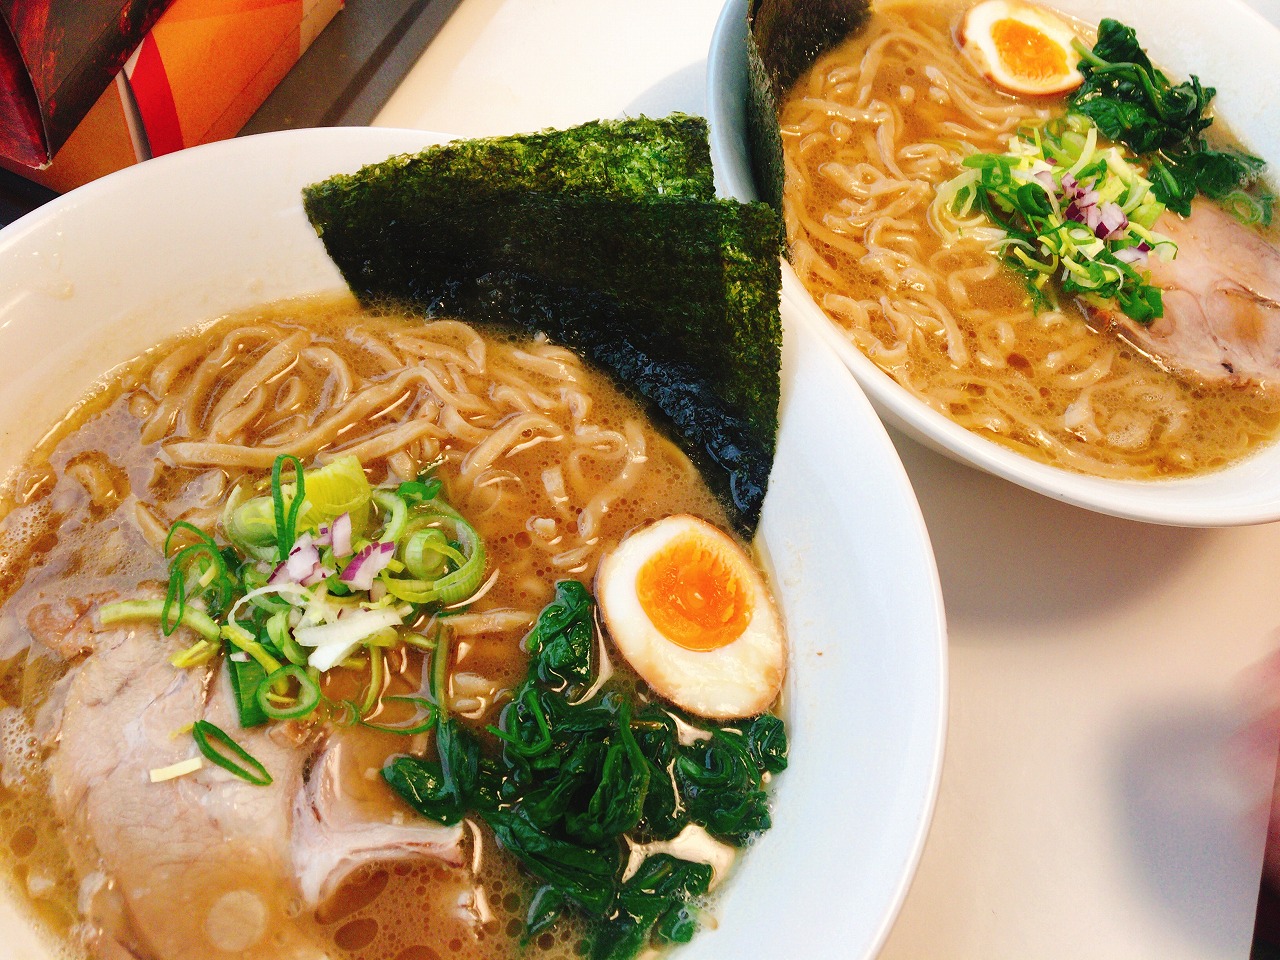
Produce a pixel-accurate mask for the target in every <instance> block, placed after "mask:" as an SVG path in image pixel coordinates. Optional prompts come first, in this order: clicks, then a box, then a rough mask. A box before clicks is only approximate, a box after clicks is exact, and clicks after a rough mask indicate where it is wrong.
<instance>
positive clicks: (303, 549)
mask: <svg viewBox="0 0 1280 960" xmlns="http://www.w3.org/2000/svg"><path fill="white" fill-rule="evenodd" d="M319 564H320V551H319V550H318V549H317V548H316V545H315V543H314V542H313V541H312V539H311V534H309V533H304V534H303V535H302V536H300V537H299V538H298V539H297V540H295V541H294V544H293V549H292V550H290V551H289V558H288V559H287V560H285V566H286V567H288V568H289V576H290V578H291V579H293V580H294V581H296V582H298V583H301V582H302V580H303V578H304V577H308V576H310V575H311V573H312V571H314V570H315V568H316V567H317V566H318V565H319Z"/></svg>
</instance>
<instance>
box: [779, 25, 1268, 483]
mask: <svg viewBox="0 0 1280 960" xmlns="http://www.w3.org/2000/svg"><path fill="white" fill-rule="evenodd" d="M965 6H967V5H965ZM963 9H964V7H963V6H961V5H957V4H954V3H922V2H900V3H886V4H877V5H876V8H875V12H873V13H872V15H871V17H870V19H869V21H868V22H867V23H866V24H865V26H864V27H863V28H861V29H860V30H859V31H858V32H857V34H856V35H855V36H852V37H850V38H849V39H847V40H846V41H844V42H843V43H842V44H841V45H839V46H837V47H836V48H834V49H832V50H830V51H828V52H827V53H826V54H825V55H823V56H822V57H820V58H819V59H818V61H817V62H816V63H815V64H814V65H813V67H812V68H811V69H810V70H809V71H808V73H807V74H805V75H804V76H802V77H801V78H800V80H798V81H797V83H796V84H795V86H794V87H793V88H792V89H791V91H790V92H789V95H788V98H787V101H786V103H785V105H784V106H783V108H782V110H781V114H780V121H781V127H782V138H783V145H784V153H785V161H786V187H785V193H784V200H783V204H784V213H785V217H786V224H787V233H788V238H789V240H790V244H791V253H790V259H791V262H792V264H793V266H794V267H795V270H796V272H797V274H798V275H799V276H800V278H801V280H802V281H803V282H804V284H805V286H806V287H807V288H808V289H809V291H810V292H811V293H812V295H813V297H814V299H815V300H816V301H817V303H818V304H819V306H820V307H821V308H822V309H823V310H824V312H825V313H826V314H827V316H828V317H830V318H831V320H832V321H833V322H834V323H835V324H836V325H837V326H838V327H840V328H841V329H842V330H843V331H844V332H845V334H846V335H847V336H848V337H849V339H850V340H851V341H852V342H853V343H854V344H855V345H856V346H857V347H858V348H859V349H860V350H861V351H862V352H863V353H864V354H866V356H867V357H869V358H870V359H871V360H872V361H873V362H874V363H875V364H876V365H877V366H878V367H879V368H880V369H881V370H883V371H884V372H885V373H887V374H888V375H889V376H891V377H892V378H893V379H894V380H896V381H897V382H898V383H899V384H901V385H902V386H903V387H904V388H905V389H907V390H908V391H909V392H910V393H911V394H912V395H913V396H915V397H916V398H918V399H919V400H921V401H922V402H924V403H926V404H928V405H929V406H930V407H931V408H933V409H934V410H937V411H938V412H940V413H942V414H944V415H945V416H947V417H949V418H951V419H952V420H954V421H955V422H957V423H959V424H961V425H962V426H964V427H967V428H968V429H970V430H972V431H974V432H976V433H978V434H980V435H982V436H984V437H987V438H989V439H991V440H993V441H995V442H997V443H1000V444H1003V445H1005V446H1008V447H1011V448H1012V449H1014V450H1017V451H1019V452H1020V453H1023V454H1025V455H1027V456H1030V457H1033V458H1035V459H1038V460H1041V461H1043V462H1046V463H1050V464H1053V465H1056V466H1061V467H1065V468H1068V469H1071V470H1076V471H1080V472H1083V473H1089V474H1094V475H1098V476H1104V477H1115V478H1133V479H1154V478H1163V477H1176V476H1182V475H1186V474H1193V473H1198V472H1203V471H1208V470H1213V469H1216V468H1219V467H1222V466H1224V465H1226V464H1230V463H1232V462H1234V461H1236V460H1238V459H1240V458H1241V457H1243V456H1245V455H1247V454H1248V453H1249V452H1250V451H1252V450H1254V449H1256V447H1257V446H1258V445H1259V444H1261V443H1264V442H1266V441H1268V440H1269V439H1271V438H1272V437H1274V436H1275V434H1276V431H1277V428H1278V427H1280V398H1277V397H1276V396H1275V393H1274V391H1267V390H1263V389H1258V388H1253V387H1246V388H1239V387H1235V386H1229V385H1224V386H1205V385H1201V384H1197V383H1195V382H1194V381H1192V380H1188V379H1181V378H1179V377H1176V376H1174V375H1172V374H1170V373H1167V372H1165V371H1164V370H1163V369H1161V368H1160V367H1158V366H1157V365H1156V364H1154V363H1152V362H1151V361H1150V360H1149V359H1148V358H1147V357H1145V356H1143V355H1142V354H1141V353H1140V352H1139V351H1138V350H1136V349H1134V348H1133V347H1131V346H1129V345H1127V344H1125V343H1123V342H1121V341H1120V340H1118V339H1117V338H1116V337H1114V336H1112V335H1110V334H1108V333H1105V332H1099V331H1096V330H1094V329H1092V328H1091V327H1090V326H1089V322H1088V320H1087V318H1086V317H1085V315H1084V313H1083V311H1082V310H1081V309H1080V307H1079V306H1078V305H1077V304H1076V303H1075V302H1074V301H1072V300H1070V299H1066V298H1064V299H1063V300H1062V303H1061V309H1044V310H1041V311H1039V312H1037V311H1036V310H1034V309H1033V307H1032V305H1031V303H1030V301H1029V298H1028V296H1027V292H1026V287H1025V285H1024V281H1023V280H1022V278H1021V277H1019V276H1017V275H1016V274H1014V273H1013V272H1012V271H1010V270H1008V269H1006V268H1005V267H1004V266H1003V265H1002V264H1001V263H1000V261H999V259H998V257H997V256H996V255H995V254H993V253H992V252H990V251H989V250H988V249H987V248H986V247H985V246H984V244H983V242H982V241H981V240H980V239H978V238H976V237H973V236H964V235H954V233H955V232H954V231H953V230H951V229H950V227H949V226H947V227H940V226H939V224H938V223H936V222H934V220H933V219H932V218H931V215H930V204H931V203H932V202H933V200H934V198H935V195H936V190H937V188H938V186H939V185H941V184H943V183H945V182H946V181H948V180H950V179H951V178H952V177H954V176H956V174H957V173H959V172H960V170H961V169H962V167H961V161H962V160H963V159H964V157H966V156H967V155H970V154H972V153H977V152H983V153H1002V152H1004V151H1005V150H1006V149H1007V147H1008V144H1009V142H1010V140H1011V139H1012V138H1013V137H1014V135H1015V134H1016V132H1017V131H1018V130H1019V128H1021V127H1024V126H1027V125H1036V124H1042V123H1043V122H1044V121H1046V120H1047V119H1048V118H1049V117H1051V116H1053V115H1056V114H1060V113H1062V112H1063V109H1064V106H1065V101H1064V99H1063V98H1061V97H1016V96H1013V95H1010V94H1007V93H1004V92H1002V91H1000V90H999V89H997V88H996V87H995V86H994V85H993V84H991V83H989V82H988V81H986V80H984V79H983V78H982V77H981V76H980V75H979V74H978V73H977V72H976V70H975V69H974V68H973V67H972V66H971V64H970V63H969V62H968V61H967V60H966V59H965V58H964V57H963V55H962V54H961V53H960V51H959V49H958V47H957V44H956V42H955V40H954V37H953V29H954V28H955V25H956V23H957V21H958V18H959V16H960V14H961V12H962V10H963ZM1082 35H1083V31H1082ZM1216 129H1217V128H1216V127H1215V131H1216Z"/></svg>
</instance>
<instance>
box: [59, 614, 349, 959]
mask: <svg viewBox="0 0 1280 960" xmlns="http://www.w3.org/2000/svg"><path fill="white" fill-rule="evenodd" d="M111 637H112V639H111V640H110V641H104V640H102V639H101V638H100V639H99V641H98V644H97V649H96V652H95V653H94V654H93V655H92V656H90V657H89V658H88V659H87V660H86V661H85V663H84V665H83V666H81V667H80V668H78V672H77V673H76V674H75V676H74V677H73V679H72V680H71V682H70V684H69V687H68V689H67V694H66V706H65V709H64V711H63V714H62V722H61V725H60V728H59V729H58V731H57V734H56V735H57V738H58V748H57V750H56V751H55V753H54V754H53V757H52V759H51V772H52V790H53V795H54V796H53V799H54V804H55V807H56V809H57V812H58V814H59V815H60V816H61V817H62V818H63V820H64V822H65V823H66V824H67V827H68V831H67V835H68V839H69V843H70V846H71V849H72V855H73V858H74V859H75V860H76V862H77V865H78V867H79V873H80V876H81V877H83V878H84V880H83V886H82V890H83V898H82V899H83V900H84V901H85V902H86V904H87V905H88V906H89V912H90V914H91V916H90V917H89V919H90V921H91V922H93V923H95V924H97V925H99V926H101V927H102V928H103V930H104V936H105V939H106V940H107V941H111V940H115V941H116V947H114V948H113V947H111V946H110V945H109V943H104V944H103V945H102V946H101V948H100V952H101V953H102V954H104V955H110V950H111V949H118V947H119V946H123V947H125V948H127V949H129V950H130V951H131V952H133V953H135V954H137V955H138V956H141V957H150V958H160V960H221V958H231V957H238V958H243V960H268V958H272V960H276V958H278V960H294V958H296V960H313V958H315V960H319V958H321V957H323V956H324V950H323V949H322V947H321V946H320V943H319V940H318V938H317V936H316V935H315V932H314V931H313V930H311V929H309V928H308V927H307V925H305V924H300V923H297V922H295V918H296V916H297V912H298V911H297V908H296V903H295V900H296V894H295V890H294V884H293V874H292V866H291V863H290V858H289V835H290V828H291V820H292V811H293V804H294V799H295V797H296V796H297V794H298V791H299V790H300V789H301V786H302V768H303V763H304V761H305V759H306V752H305V751H304V750H300V749H299V748H298V747H297V746H296V745H295V744H292V743H289V742H288V741H287V740H284V739H282V738H278V737H277V736H274V735H273V732H269V731H267V730H266V729H265V728H258V729H256V730H248V731H242V730H240V729H239V727H238V725H237V723H236V720H235V713H234V706H233V704H232V702H231V696H230V692H229V690H228V689H227V685H226V684H225V683H224V682H223V681H222V679H221V676H222V675H221V674H220V673H219V674H210V673H208V672H204V671H198V670H197V671H189V670H175V669H174V668H173V667H172V666H171V665H170V664H169V663H168V660H167V657H168V654H169V653H170V649H171V648H170V642H169V641H168V640H166V639H165V638H164V637H162V636H161V635H160V634H159V631H158V630H155V629H153V628H149V627H139V628H137V629H132V630H128V631H113V632H112V633H111ZM202 717H203V718H205V719H208V720H210V721H212V722H214V723H216V724H218V725H219V726H220V727H222V728H223V729H224V730H227V731H229V732H234V735H235V736H236V738H237V739H238V740H239V742H240V743H241V744H242V745H243V746H244V747H245V749H247V750H248V751H249V752H250V753H251V754H253V755H254V756H255V757H257V758H258V759H259V760H260V761H262V763H263V764H264V765H265V766H266V767H267V769H268V770H269V771H270V772H271V775H272V776H273V777H274V782H273V783H272V784H271V785H270V786H267V787H258V786H254V785H252V784H249V783H246V782H244V781H243V780H240V779H238V778H236V777H235V776H233V775H232V774H230V773H228V772H226V771H224V770H222V769H221V768H218V767H216V766H212V765H206V766H205V768H204V769H201V770H199V771H198V772H196V773H193V774H189V775H186V776H182V777H177V778H174V779H171V780H166V781H163V782H159V783H152V782H151V779H150V771H152V770H155V769H159V768H164V767H167V766H169V765H171V764H174V763H177V762H179V761H182V760H186V759H188V758H190V757H192V756H194V755H196V748H195V745H194V743H193V741H192V739H191V736H190V734H189V733H188V732H187V728H188V727H189V726H190V725H191V723H192V722H193V721H195V720H197V719H200V718H202Z"/></svg>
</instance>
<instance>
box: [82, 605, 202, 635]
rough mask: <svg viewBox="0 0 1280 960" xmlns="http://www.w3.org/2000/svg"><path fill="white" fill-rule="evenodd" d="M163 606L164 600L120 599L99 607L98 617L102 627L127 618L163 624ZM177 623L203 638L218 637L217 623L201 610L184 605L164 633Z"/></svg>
mask: <svg viewBox="0 0 1280 960" xmlns="http://www.w3.org/2000/svg"><path fill="white" fill-rule="evenodd" d="M165 606H166V603H165V601H164V600H120V601H118V602H116V603H108V604H105V605H104V606H102V607H99V608H98V619H99V620H100V621H101V622H102V625H103V626H104V627H105V626H110V625H111V624H113V623H122V622H125V621H128V620H154V621H156V622H158V623H161V625H162V626H163V622H164V618H165V613H166V611H165ZM178 624H181V625H182V626H184V627H189V628H190V629H192V630H194V631H195V632H196V633H198V634H199V635H200V636H201V637H203V638H204V639H205V640H210V641H212V640H217V639H218V636H219V631H218V624H217V623H216V622H215V621H214V619H213V618H212V617H210V616H209V615H208V614H207V613H205V612H204V611H203V610H197V609H196V608H195V607H188V606H184V607H183V608H182V609H181V611H180V612H179V613H178V616H177V619H176V620H174V622H173V628H171V629H169V630H166V631H165V633H172V632H173V629H176V627H177V626H178Z"/></svg>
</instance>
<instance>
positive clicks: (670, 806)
mask: <svg viewBox="0 0 1280 960" xmlns="http://www.w3.org/2000/svg"><path fill="white" fill-rule="evenodd" d="M593 623H594V602H593V601H592V599H591V596H590V595H589V594H588V592H587V590H586V588H585V587H584V586H583V585H582V584H581V583H579V582H577V581H575V580H565V581H561V582H560V583H559V584H557V587H556V599H555V600H554V601H553V602H552V603H550V604H548V605H547V607H546V608H544V610H543V612H542V613H541V615H540V616H539V618H538V621H537V623H536V624H535V625H534V627H533V630H532V631H531V632H530V634H529V636H528V638H527V640H526V645H527V647H528V649H529V653H530V661H529V669H528V673H527V676H526V678H525V680H524V681H523V683H521V684H520V685H519V686H518V687H517V688H516V689H515V690H514V691H513V692H512V695H511V700H510V702H509V704H508V705H507V707H506V708H505V709H504V711H503V713H502V716H501V722H500V724H499V725H497V726H491V727H490V728H489V732H490V733H491V734H493V735H494V736H495V737H496V738H497V741H498V743H499V744H500V748H499V750H498V751H497V752H496V753H495V752H485V751H484V750H482V748H481V746H480V743H479V741H478V740H477V739H476V737H475V736H474V735H473V734H471V733H469V732H468V731H467V730H466V728H464V727H463V726H461V725H460V724H459V723H458V722H457V721H456V720H455V719H454V718H451V717H448V716H447V715H445V714H444V713H443V712H442V714H441V720H440V723H439V724H438V725H437V727H436V739H435V758H434V759H424V758H422V757H417V756H401V757H397V758H395V759H393V760H392V761H391V762H390V763H389V764H388V765H387V766H386V767H385V768H384V769H383V776H384V777H385V779H386V780H387V782H388V783H389V784H390V785H391V786H392V787H393V788H394V789H395V790H396V792H397V793H399V794H400V795H401V796H402V797H404V799H405V800H406V801H407V802H408V803H409V804H410V805H411V806H413V807H414V808H415V809H417V810H418V811H419V812H420V813H422V814H423V815H424V816H427V817H431V818H432V819H436V820H439V821H441V822H443V823H456V822H458V821H459V820H460V819H461V818H462V817H464V816H466V815H468V814H469V813H470V814H473V815H476V816H479V817H480V818H482V819H483V820H484V821H485V822H486V823H487V824H488V825H489V826H490V827H491V828H492V829H493V831H494V834H495V835H496V836H497V838H498V840H499V842H500V843H501V844H502V845H503V847H505V848H506V849H507V850H509V851H510V852H512V853H514V854H515V855H516V857H517V858H518V859H519V861H520V862H521V864H522V865H523V866H524V867H525V868H526V869H527V870H528V871H529V872H530V873H532V874H533V875H534V876H535V877H536V878H537V879H538V880H539V881H540V882H541V883H542V886H541V887H540V888H539V890H538V892H537V893H536V894H535V896H534V899H533V903H532V906H531V908H530V911H529V915H528V919H527V936H534V935H536V934H537V933H539V932H541V931H542V930H544V929H546V928H548V927H549V926H551V925H552V924H554V923H555V921H556V920H557V918H558V917H559V916H560V915H561V914H562V913H563V912H564V911H566V910H569V909H572V910H575V911H578V912H580V913H581V914H583V915H584V916H585V917H587V918H588V919H589V921H590V927H589V929H590V947H589V951H588V955H589V956H590V957H591V958H592V960H628V958H631V957H634V956H635V955H636V954H637V953H638V952H639V951H640V950H641V949H642V948H643V947H645V946H646V945H647V944H649V943H650V941H651V940H652V941H653V942H654V943H657V944H662V943H676V942H684V941H686V940H688V939H689V937H690V936H692V934H693V932H694V930H695V929H696V925H697V924H696V917H697V904H696V900H697V898H698V897H700V896H701V895H702V894H705V893H706V892H707V889H708V886H709V884H710V882H711V874H712V871H711V868H710V867H709V866H708V865H706V864H704V863H696V862H691V861H689V860H684V859H679V858H676V857H673V856H671V855H669V854H666V853H658V854H654V855H651V856H649V857H647V858H646V859H644V861H643V863H641V864H640V865H639V867H638V868H637V869H636V870H635V872H634V873H633V874H630V875H628V874H627V873H625V872H624V871H625V870H626V868H627V867H628V859H627V857H626V856H625V847H626V846H628V845H630V844H631V843H646V842H650V841H655V840H657V841H661V840H670V839H672V838H674V837H676V836H677V835H678V834H680V833H681V832H682V831H683V830H685V829H686V828H689V827H690V826H691V825H692V826H693V827H694V829H695V830H702V831H705V833H706V834H707V835H709V836H710V837H711V838H714V839H715V840H716V841H719V842H723V843H726V844H729V845H732V846H741V845H743V844H745V843H747V842H748V841H749V840H750V839H751V838H752V837H754V836H756V835H757V834H759V833H760V832H761V831H763V830H767V829H768V828H769V825H770V822H771V821H770V816H769V807H768V802H767V796H766V794H765V792H764V790H763V788H762V787H763V782H764V781H765V780H766V779H767V777H768V776H770V775H772V774H775V773H778V772H780V771H781V770H783V769H784V768H785V767H786V763H787V759H786V758H787V753H786V751H787V745H786V733H785V731H784V728H783V724H782V721H781V720H780V719H778V718H777V717H776V716H773V715H772V714H763V715H761V716H759V717H756V718H753V719H750V720H744V721H741V722H739V723H737V724H735V725H732V726H726V727H721V728H711V729H702V728H699V727H695V726H694V725H693V724H692V723H691V721H690V720H689V719H688V718H687V717H679V719H678V720H677V716H676V715H675V714H674V713H672V712H671V711H670V710H669V709H667V708H665V707H661V706H659V705H657V704H654V703H644V702H642V701H639V700H637V699H636V698H635V694H634V692H633V691H632V690H630V689H628V688H627V687H626V686H622V685H616V684H608V683H606V684H604V685H603V689H599V690H597V689H596V688H595V687H593V686H591V683H592V681H593V679H594V678H595V676H596V668H595V667H593V662H592V661H593V650H594V647H595V644H594V627H593ZM433 656H434V657H437V658H439V657H445V658H447V657H448V651H447V649H446V648H444V647H439V648H437V650H436V651H435V653H434V654H433ZM433 699H434V700H435V702H436V703H437V704H440V703H442V702H443V698H442V692H441V691H439V690H437V691H435V693H434V696H433ZM680 726H683V727H684V728H685V731H686V735H685V736H683V737H682V736H681V733H680V729H679V727H680ZM689 731H694V734H693V735H692V736H690V735H689Z"/></svg>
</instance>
